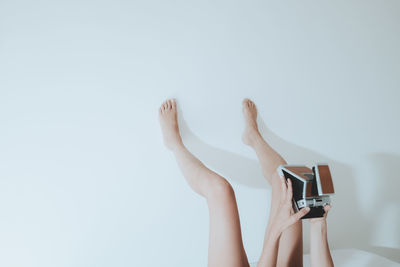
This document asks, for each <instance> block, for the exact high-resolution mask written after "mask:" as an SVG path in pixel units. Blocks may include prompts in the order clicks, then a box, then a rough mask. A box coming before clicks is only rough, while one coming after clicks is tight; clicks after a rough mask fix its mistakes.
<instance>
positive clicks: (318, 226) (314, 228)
mask: <svg viewBox="0 0 400 267" xmlns="http://www.w3.org/2000/svg"><path fill="white" fill-rule="evenodd" d="M310 231H311V232H318V233H322V234H323V233H326V232H327V225H326V221H325V220H321V221H316V222H310Z"/></svg>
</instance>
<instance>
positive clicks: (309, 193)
mask: <svg viewBox="0 0 400 267" xmlns="http://www.w3.org/2000/svg"><path fill="white" fill-rule="evenodd" d="M278 173H280V174H281V175H282V176H283V177H285V179H286V180H287V179H290V180H291V182H292V188H293V206H294V209H295V211H296V212H297V211H299V210H300V209H302V208H305V207H310V211H309V212H308V213H307V214H306V215H305V216H304V217H303V218H302V219H309V218H317V217H323V216H324V213H325V211H324V206H325V205H327V204H330V203H331V198H330V196H331V195H333V194H334V193H335V190H334V188H333V182H332V176H331V172H330V170H329V166H328V165H327V164H317V165H315V166H314V167H312V169H310V168H308V167H307V166H295V165H280V166H279V167H278Z"/></svg>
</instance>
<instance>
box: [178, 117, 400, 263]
mask: <svg viewBox="0 0 400 267" xmlns="http://www.w3.org/2000/svg"><path fill="white" fill-rule="evenodd" d="M179 125H180V129H181V134H182V137H183V139H184V140H185V143H186V145H187V146H188V147H189V149H190V150H191V151H192V152H193V153H194V154H195V155H196V156H198V157H199V158H200V159H201V160H202V161H203V162H204V164H205V165H207V166H208V167H210V168H211V169H213V170H214V171H215V172H217V173H219V174H221V175H222V176H224V177H227V178H229V179H231V180H233V181H235V182H237V183H240V184H243V185H246V186H250V187H255V188H266V187H269V184H268V183H267V182H266V180H265V179H264V177H263V175H262V172H261V167H260V165H259V163H258V161H256V160H253V159H249V158H247V157H244V156H241V155H239V154H237V153H232V152H228V151H225V150H222V149H219V148H215V147H212V146H210V145H208V144H206V143H204V142H203V141H201V140H200V139H199V138H198V137H197V136H195V135H194V134H193V133H192V132H191V131H190V129H189V128H188V126H187V124H186V122H185V121H184V119H183V117H182V112H181V110H179ZM258 125H259V130H260V132H261V134H262V135H263V137H264V138H265V140H267V142H268V143H269V144H270V145H271V146H272V147H273V148H274V149H275V150H277V151H278V152H279V153H280V154H281V155H282V156H283V158H285V159H286V160H287V162H288V163H289V164H306V165H308V166H311V165H313V164H315V163H328V164H329V165H330V167H331V172H332V176H333V178H334V184H335V191H336V194H335V196H334V199H333V202H332V204H333V205H332V206H333V209H332V211H331V212H330V216H329V231H330V235H329V236H330V244H331V246H332V247H333V248H357V249H362V250H366V251H369V252H372V253H375V254H378V255H381V256H383V257H386V258H388V259H391V260H393V261H396V262H400V249H397V248H386V247H374V246H370V245H368V244H369V242H370V240H371V239H372V235H373V233H374V230H375V229H374V225H376V221H377V220H381V219H382V218H381V217H380V216H379V210H380V207H382V206H385V205H387V204H388V203H391V205H394V207H395V208H394V210H395V211H396V212H397V214H396V215H395V220H396V221H395V222H391V224H393V223H395V224H394V225H400V214H399V209H398V207H399V206H400V194H398V193H397V192H398V190H397V189H398V181H397V179H396V178H395V177H393V175H394V174H396V170H397V166H400V156H395V155H388V154H374V155H372V156H371V164H374V166H376V168H377V170H378V173H379V176H377V178H378V179H379V180H380V183H379V185H380V187H379V188H376V192H375V193H376V195H375V196H374V206H373V207H371V212H370V213H369V214H363V213H362V212H361V209H360V203H359V201H360V200H359V199H360V198H359V197H358V195H357V194H359V193H360V192H359V191H358V190H357V188H356V183H355V178H354V174H353V171H352V168H351V167H350V166H349V165H346V164H344V163H342V162H338V161H333V160H330V159H329V158H327V157H326V156H324V155H321V154H319V153H317V152H314V151H311V150H309V149H306V148H304V147H301V146H298V145H295V144H291V143H289V142H286V141H285V140H283V139H281V138H280V137H278V136H276V135H275V134H274V133H272V132H271V131H270V130H269V129H268V128H267V126H266V124H265V123H264V122H263V121H262V119H260V118H258ZM396 183H397V184H396ZM397 231H399V230H397ZM393 234H396V236H397V237H398V238H399V239H400V233H398V232H397V233H393ZM304 236H306V237H308V233H307V231H305V233H304ZM305 239H306V240H308V239H307V238H305ZM399 241H400V240H399ZM399 241H398V242H397V243H399ZM332 244H333V245H332ZM305 247H309V245H308V244H305Z"/></svg>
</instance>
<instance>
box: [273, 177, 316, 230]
mask: <svg viewBox="0 0 400 267" xmlns="http://www.w3.org/2000/svg"><path fill="white" fill-rule="evenodd" d="M280 178H281V199H280V203H279V207H278V211H277V213H276V215H275V217H274V218H273V222H272V228H271V229H272V231H273V232H274V233H275V234H277V235H280V234H281V233H282V232H283V231H285V230H286V229H287V228H288V227H290V226H291V225H293V224H294V223H296V222H297V221H299V220H300V219H301V218H302V217H303V216H304V215H306V214H307V213H308V212H309V211H310V208H309V207H306V208H303V209H301V210H300V211H298V212H297V213H295V212H294V210H293V202H292V198H293V188H292V181H291V180H290V179H287V184H286V180H285V178H284V177H283V176H281V177H280Z"/></svg>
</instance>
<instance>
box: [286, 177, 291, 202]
mask: <svg viewBox="0 0 400 267" xmlns="http://www.w3.org/2000/svg"><path fill="white" fill-rule="evenodd" d="M287 181H288V185H287V194H286V201H287V202H290V201H292V198H293V187H292V180H290V179H287Z"/></svg>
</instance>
